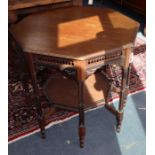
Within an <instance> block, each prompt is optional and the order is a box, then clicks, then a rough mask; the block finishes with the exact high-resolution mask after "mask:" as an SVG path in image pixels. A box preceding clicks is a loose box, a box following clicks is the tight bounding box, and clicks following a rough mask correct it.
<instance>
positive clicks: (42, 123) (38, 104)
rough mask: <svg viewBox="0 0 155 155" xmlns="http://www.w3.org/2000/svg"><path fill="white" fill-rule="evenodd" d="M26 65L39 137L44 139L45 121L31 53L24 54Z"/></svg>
mask: <svg viewBox="0 0 155 155" xmlns="http://www.w3.org/2000/svg"><path fill="white" fill-rule="evenodd" d="M25 56H26V60H27V64H28V69H29V72H30V76H31V80H32V85H33V89H34V95H35V101H36V107H37V112H38V115H39V117H38V122H39V126H40V130H41V135H42V138H45V119H44V114H43V111H42V106H41V102H40V101H39V96H40V91H39V88H38V85H37V77H36V72H35V66H34V63H33V57H32V54H31V53H25Z"/></svg>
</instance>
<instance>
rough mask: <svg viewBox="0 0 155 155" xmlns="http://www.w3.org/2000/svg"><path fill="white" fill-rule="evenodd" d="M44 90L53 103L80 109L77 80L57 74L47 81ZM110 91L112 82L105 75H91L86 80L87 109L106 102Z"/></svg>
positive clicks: (85, 100)
mask: <svg viewBox="0 0 155 155" xmlns="http://www.w3.org/2000/svg"><path fill="white" fill-rule="evenodd" d="M44 91H45V94H46V95H47V97H48V99H50V101H51V103H52V102H53V103H55V105H56V106H57V107H63V108H65V109H67V108H68V109H72V110H78V107H79V103H78V85H77V82H76V81H75V80H72V79H69V78H67V77H65V76H63V75H62V74H57V75H56V76H53V77H51V78H50V79H49V80H48V81H47V83H46V85H45V88H44ZM109 91H110V84H109V81H108V80H107V79H106V78H105V77H104V75H102V74H101V73H95V74H93V75H91V76H89V77H88V78H87V79H86V80H85V81H84V90H83V97H84V99H83V100H84V103H85V109H87V108H92V107H97V106H98V105H99V104H103V103H105V100H106V99H107V96H108V93H109ZM66 92H67V95H66ZM60 94H61V97H60Z"/></svg>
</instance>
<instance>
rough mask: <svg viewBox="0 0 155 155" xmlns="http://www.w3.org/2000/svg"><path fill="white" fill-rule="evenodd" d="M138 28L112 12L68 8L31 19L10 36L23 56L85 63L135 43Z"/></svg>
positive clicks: (36, 15)
mask: <svg viewBox="0 0 155 155" xmlns="http://www.w3.org/2000/svg"><path fill="white" fill-rule="evenodd" d="M138 27H139V24H138V23H137V22H135V21H134V20H132V19H130V18H129V17H127V16H125V15H122V14H121V13H119V12H117V11H114V10H112V9H108V8H104V9H101V8H92V7H67V8H61V9H55V10H52V11H47V12H44V13H37V14H33V15H31V16H28V17H26V18H25V19H23V20H22V21H21V22H19V23H18V24H16V25H14V26H13V27H12V28H11V32H12V34H13V36H14V37H15V39H16V40H17V42H19V44H20V45H21V47H22V49H23V51H24V52H30V53H34V54H41V55H48V56H57V57H65V58H71V59H78V60H83V59H88V58H90V57H92V56H97V55H101V54H104V53H107V52H109V51H111V50H115V49H117V48H119V49H122V48H123V47H124V46H126V45H128V44H131V43H133V42H134V39H135V34H136V32H137V29H138Z"/></svg>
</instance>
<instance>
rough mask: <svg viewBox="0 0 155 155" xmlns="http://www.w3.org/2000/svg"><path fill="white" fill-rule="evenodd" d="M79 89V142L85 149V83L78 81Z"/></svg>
mask: <svg viewBox="0 0 155 155" xmlns="http://www.w3.org/2000/svg"><path fill="white" fill-rule="evenodd" d="M78 88H79V141H80V147H81V148H83V147H84V138H85V124H84V103H83V81H78Z"/></svg>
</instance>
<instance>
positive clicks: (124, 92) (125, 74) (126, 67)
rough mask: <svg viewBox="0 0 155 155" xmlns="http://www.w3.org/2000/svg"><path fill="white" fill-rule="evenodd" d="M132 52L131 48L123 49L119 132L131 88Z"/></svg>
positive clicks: (118, 113)
mask: <svg viewBox="0 0 155 155" xmlns="http://www.w3.org/2000/svg"><path fill="white" fill-rule="evenodd" d="M130 54H131V48H126V49H124V51H123V55H124V61H123V70H122V83H121V92H120V100H119V109H118V112H117V117H116V118H117V132H120V130H121V126H122V121H123V115H124V107H125V105H126V102H127V96H128V89H129V78H130V68H131V66H130Z"/></svg>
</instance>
